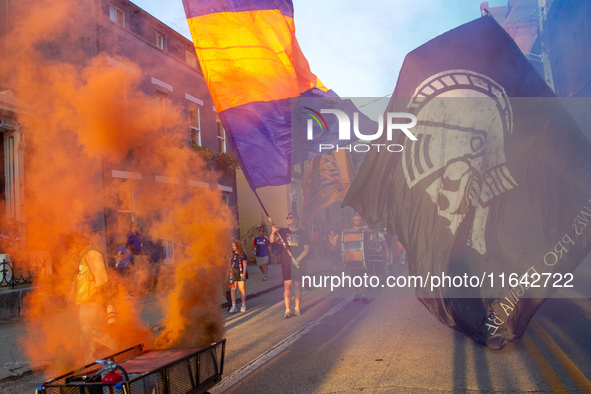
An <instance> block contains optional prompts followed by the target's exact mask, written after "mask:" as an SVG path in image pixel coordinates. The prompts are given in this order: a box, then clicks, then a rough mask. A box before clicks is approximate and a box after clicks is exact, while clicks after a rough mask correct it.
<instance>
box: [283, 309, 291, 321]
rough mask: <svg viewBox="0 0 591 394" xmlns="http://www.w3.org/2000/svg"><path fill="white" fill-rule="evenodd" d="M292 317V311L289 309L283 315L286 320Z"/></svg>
mask: <svg viewBox="0 0 591 394" xmlns="http://www.w3.org/2000/svg"><path fill="white" fill-rule="evenodd" d="M290 316H291V311H290V310H289V309H286V310H285V315H283V317H284V318H285V319H287V318H288V317H290Z"/></svg>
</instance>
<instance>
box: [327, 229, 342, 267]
mask: <svg viewBox="0 0 591 394" xmlns="http://www.w3.org/2000/svg"><path fill="white" fill-rule="evenodd" d="M326 239H327V241H328V250H329V253H330V257H331V259H332V272H333V273H335V272H337V266H338V263H339V260H340V254H341V253H340V250H339V249H338V247H339V234H337V233H335V231H334V228H332V227H331V228H330V230H329V231H328V235H327V236H326Z"/></svg>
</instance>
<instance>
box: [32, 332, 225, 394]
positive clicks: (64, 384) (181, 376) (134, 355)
mask: <svg viewBox="0 0 591 394" xmlns="http://www.w3.org/2000/svg"><path fill="white" fill-rule="evenodd" d="M225 349H226V340H225V339H223V340H221V341H219V342H216V343H214V344H211V345H209V346H205V347H195V348H185V349H164V350H143V346H142V345H136V346H134V347H132V348H129V349H127V350H124V351H122V352H119V353H117V354H114V355H112V356H109V357H107V358H106V359H105V360H97V361H96V362H94V363H92V364H89V365H86V366H84V367H82V368H80V369H77V370H75V371H72V372H69V373H67V374H65V375H62V376H59V377H57V378H55V379H51V380H48V381H47V382H45V383H43V384H42V385H40V386H38V387H37V393H43V394H45V393H46V394H144V393H148V394H185V393H187V394H188V393H205V392H206V391H207V390H208V389H210V388H211V387H213V386H214V385H215V384H217V383H219V382H220V381H221V380H222V373H223V369H224V354H225Z"/></svg>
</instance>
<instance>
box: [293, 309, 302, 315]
mask: <svg viewBox="0 0 591 394" xmlns="http://www.w3.org/2000/svg"><path fill="white" fill-rule="evenodd" d="M301 314H302V313H301V312H300V308H295V311H294V313H293V315H294V316H299V315H301Z"/></svg>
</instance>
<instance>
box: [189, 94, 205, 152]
mask: <svg viewBox="0 0 591 394" xmlns="http://www.w3.org/2000/svg"><path fill="white" fill-rule="evenodd" d="M195 112H196V113H197V119H196V120H197V125H196V126H195V124H194V120H195V118H194V116H193V113H195ZM189 133H190V137H191V145H196V146H202V141H201V108H200V107H199V105H197V104H194V103H189ZM194 136H195V138H194Z"/></svg>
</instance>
